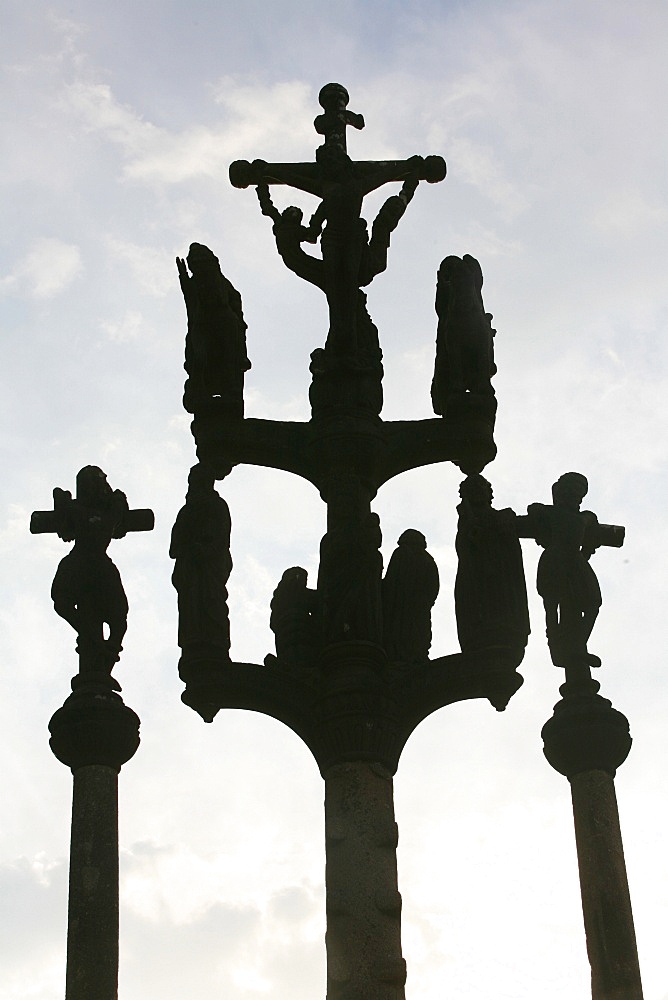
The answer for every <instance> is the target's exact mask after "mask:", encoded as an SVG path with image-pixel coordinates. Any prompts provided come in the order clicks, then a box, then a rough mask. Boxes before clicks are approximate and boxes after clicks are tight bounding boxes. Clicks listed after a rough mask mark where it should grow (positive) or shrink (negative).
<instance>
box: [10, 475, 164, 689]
mask: <svg viewBox="0 0 668 1000" xmlns="http://www.w3.org/2000/svg"><path fill="white" fill-rule="evenodd" d="M53 503H54V509H53V511H35V512H34V513H33V515H32V518H31V521H30V530H31V532H32V533H33V534H39V533H42V532H45V531H49V532H50V531H54V532H56V533H57V534H58V535H59V537H60V538H62V539H63V541H65V542H71V541H74V547H73V548H72V550H71V552H69V553H68V555H66V556H65V558H64V559H62V560H61V562H60V565H59V566H58V569H57V571H56V575H55V577H54V580H53V585H52V587H51V597H52V599H53V605H54V608H55V610H56V613H57V614H59V615H60V616H61V618H64V619H65V621H66V622H69V624H70V625H71V626H72V628H73V629H74V630H75V632H76V633H77V651H78V653H79V672H80V674H81V675H82V677H86V678H89V679H90V680H95V678H96V676H97V677H99V678H102V677H104V678H109V676H110V674H111V671H112V668H113V666H114V664H115V663H116V661H117V660H118V658H119V655H120V652H121V649H122V642H123V637H124V635H125V631H126V629H127V620H128V602H127V598H126V596H125V591H124V590H123V584H122V583H121V577H120V574H119V572H118V570H117V568H116V566H115V565H114V563H113V562H112V561H111V559H110V558H109V556H108V555H107V548H108V546H109V543H110V541H111V539H112V538H122V537H123V536H124V535H125V534H126V532H128V531H148V530H150V529H151V528H152V527H153V512H152V511H150V510H132V511H131V510H129V508H128V502H127V499H126V496H125V494H124V493H122V492H121V491H120V490H112V489H111V486H110V485H109V483H108V482H107V477H106V476H105V474H104V472H102V470H101V469H98V468H97V466H95V465H87V466H85V467H84V468H83V469H81V470H80V472H79V473H78V474H77V480H76V499H72V494H71V493H70V492H69V490H61V489H58V488H56V489H54V491H53ZM105 625H106V626H108V629H109V635H108V636H107V638H105V636H104V626H105ZM111 684H112V686H114V687H117V688H118V684H117V682H116V681H115V680H114V679H113V678H111Z"/></svg>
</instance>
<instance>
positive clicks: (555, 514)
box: [517, 472, 625, 690]
mask: <svg viewBox="0 0 668 1000" xmlns="http://www.w3.org/2000/svg"><path fill="white" fill-rule="evenodd" d="M588 489H589V484H588V482H587V479H586V478H585V476H583V475H582V474H581V473H579V472H565V473H564V474H563V476H560V477H559V479H558V480H557V481H556V483H554V485H553V486H552V500H553V502H552V504H541V503H532V504H530V505H529V507H528V508H527V514H526V516H525V517H518V518H517V525H518V529H519V530H518V534H519V536H520V537H521V538H534V539H535V540H536V542H537V543H538V544H539V545H540V546H541V547H542V548H543V549H544V551H543V554H542V555H541V557H540V560H539V562H538V575H537V580H536V587H537V590H538V593H539V594H540V596H541V597H542V598H543V605H544V607H545V623H546V634H547V642H548V646H549V648H550V655H551V657H552V662H553V663H554V665H555V666H557V667H563V668H564V669H565V671H566V683H567V684H571V683H573V684H577V685H580V684H584V685H585V686H586V685H587V684H589V685H590V684H591V673H590V668H591V667H600V665H601V661H600V659H599V658H598V656H595V655H593V654H592V653H590V652H589V650H588V648H587V643H588V641H589V637H590V635H591V632H592V629H593V627H594V623H595V621H596V618H597V616H598V612H599V609H600V607H601V603H602V598H601V589H600V587H599V583H598V579H597V577H596V573H595V572H594V570H593V568H592V566H591V564H590V561H589V560H590V559H591V557H592V555H593V554H594V552H595V551H596V549H598V548H600V547H601V546H612V547H613V548H619V547H620V546H621V545H623V544H624V534H625V529H624V528H623V527H621V526H620V525H617V524H600V523H599V521H598V518H597V517H596V515H595V514H594V513H593V512H592V511H590V510H580V507H581V504H582V501H583V500H584V498H585V496H586V495H587V491H588ZM596 689H597V690H598V685H596Z"/></svg>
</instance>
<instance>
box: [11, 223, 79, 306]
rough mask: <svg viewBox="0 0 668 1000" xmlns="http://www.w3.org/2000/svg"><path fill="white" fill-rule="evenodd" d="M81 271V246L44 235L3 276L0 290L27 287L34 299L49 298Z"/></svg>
mask: <svg viewBox="0 0 668 1000" xmlns="http://www.w3.org/2000/svg"><path fill="white" fill-rule="evenodd" d="M82 271H83V263H82V260H81V251H80V250H79V247H78V246H76V245H74V244H71V243H64V242H63V241H62V240H58V239H54V238H51V237H47V236H42V237H39V238H37V239H35V240H33V242H32V244H31V247H30V249H29V250H28V252H27V254H26V255H25V256H24V257H23V258H22V259H21V260H20V261H19V262H18V264H17V265H16V267H15V268H14V270H13V271H12V273H11V274H9V275H7V276H6V277H4V278H2V279H0V291H2V290H3V289H4V291H5V292H13V293H20V292H21V291H23V290H25V291H26V292H27V293H28V295H30V296H31V297H32V298H34V299H50V298H53V297H54V296H55V295H58V294H59V293H60V292H62V291H64V290H65V289H66V288H67V287H68V286H69V285H71V284H72V282H73V281H74V280H75V279H76V278H77V277H78V276H79V275H80V274H81V272H82Z"/></svg>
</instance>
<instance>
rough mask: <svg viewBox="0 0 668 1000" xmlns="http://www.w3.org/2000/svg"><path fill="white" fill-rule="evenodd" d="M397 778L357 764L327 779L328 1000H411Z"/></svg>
mask: <svg viewBox="0 0 668 1000" xmlns="http://www.w3.org/2000/svg"><path fill="white" fill-rule="evenodd" d="M397 839H398V831H397V824H396V823H395V820H394V803H393V782H392V776H391V774H390V773H389V771H387V770H386V769H385V768H384V767H382V766H381V765H380V764H372V763H366V762H361V761H353V762H349V763H344V764H335V765H334V766H333V767H331V768H329V769H328V770H327V771H326V773H325V840H326V855H327V861H326V875H325V880H326V892H327V934H326V944H327V1000H403V998H404V996H405V992H404V985H405V982H406V963H405V961H404V959H403V957H402V954H401V896H400V894H399V890H398V888H397Z"/></svg>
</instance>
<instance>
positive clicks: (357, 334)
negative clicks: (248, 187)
mask: <svg viewBox="0 0 668 1000" xmlns="http://www.w3.org/2000/svg"><path fill="white" fill-rule="evenodd" d="M325 148H326V147H324V146H323V147H322V149H323V150H324V149H325ZM332 149H334V147H332V148H331V149H329V150H328V153H327V156H328V157H330V158H331V157H333V158H334V159H336V158H337V157H339V158H341V159H342V162H343V157H345V158H346V159H347V160H348V161H349V162H352V161H350V160H349V158H348V157H346V154H341V153H340V151H339V152H332ZM318 152H320V151H318ZM323 156H324V154H323ZM322 158H323V157H321V159H322ZM417 185H418V179H417V177H415V176H412V177H411V178H409V179H408V180H406V181H405V182H404V184H403V185H402V188H401V191H400V192H399V194H398V195H393V196H392V197H391V198H388V199H387V201H385V203H384V204H383V205H382V207H381V209H380V211H379V212H378V215H377V217H376V220H375V222H374V223H373V226H372V230H371V238H370V239H369V235H368V232H367V224H366V222H365V221H364V219H361V218H357V220H356V227H353V228H356V231H357V235H356V237H355V241H354V242H355V253H354V256H353V257H350V255H348V254H347V253H346V246H347V244H346V240H347V239H348V241H350V239H351V238H352V237H351V235H350V233H347V232H346V227H347V226H348V223H349V220H348V221H347V222H346V223H345V224H344V223H341V225H340V226H339V227H338V228H337V226H336V225H333V224H331V223H328V226H327V228H326V229H325V231H324V232H322V237H321V249H322V259H318V258H317V257H312V256H311V255H310V254H307V253H305V252H304V250H303V249H302V243H316V242H317V239H318V237H319V236H320V234H321V228H322V219H321V217H320V216H319V215H318V212H316V213H315V215H314V216H313V217H312V219H311V222H310V224H309V226H308V227H306V226H304V225H302V219H303V216H302V211H301V209H299V208H296V207H295V206H294V205H291V206H289V207H288V208H286V209H285V210H284V211H283V212H279V211H278V209H277V208H276V207H275V206H274V204H273V202H272V200H271V196H270V194H269V188H268V186H267V184H266V183H263V184H258V186H257V189H256V190H257V196H258V200H259V202H260V207H261V209H262V214H263V215H266V216H268V217H269V218H270V219H272V221H273V223H274V226H273V232H274V236H275V239H276V248H277V250H278V252H279V254H280V256H281V258H282V260H283V262H284V263H285V265H286V266H287V267H288V268H290V270H291V271H293V272H294V273H295V274H297V275H298V276H299V277H300V278H303V279H304V280H305V281H309V282H311V284H313V285H316V286H317V287H318V288H320V289H322V290H323V291H324V292H325V294H326V295H327V300H328V303H329V310H330V331H329V335H328V337H327V342H326V345H325V351H326V352H327V355H328V361H329V362H330V363H334V364H336V363H337V359H338V361H341V360H343V361H345V363H347V364H353V365H354V366H355V367H359V366H371V365H374V364H377V363H378V362H379V361H380V358H381V353H380V347H379V344H378V331H377V330H376V328H375V326H374V325H373V323H372V322H371V319H370V317H369V316H368V313H367V311H366V296H365V295H364V293H363V292H361V291H360V286H364V285H368V284H370V283H371V281H372V280H373V278H375V277H376V275H377V274H380V273H381V272H382V271H384V270H385V269H386V268H387V251H388V249H389V246H390V236H391V234H392V232H393V231H394V230H395V229H396V227H397V225H398V223H399V220H400V219H401V217H402V215H403V214H404V212H405V211H406V206H407V205H408V202H409V201H410V200H411V198H412V197H413V194H414V193H415V189H416V188H417ZM322 205H325V202H324V201H323V202H322V203H321V207H322ZM359 207H360V208H361V201H360V206H359ZM323 211H324V210H323ZM339 253H340V259H339ZM320 353H322V352H321V351H320V352H319V354H320ZM321 363H322V362H321Z"/></svg>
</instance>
